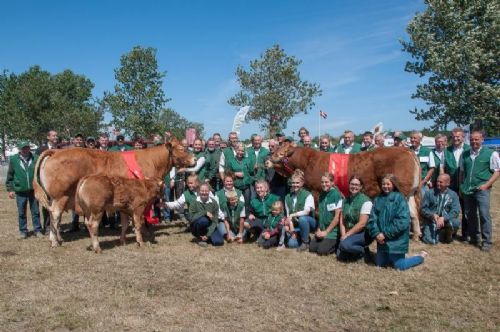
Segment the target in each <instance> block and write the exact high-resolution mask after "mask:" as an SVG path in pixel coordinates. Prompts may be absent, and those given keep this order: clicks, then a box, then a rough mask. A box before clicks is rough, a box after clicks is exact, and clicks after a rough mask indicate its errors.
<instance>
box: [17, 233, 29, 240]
mask: <svg viewBox="0 0 500 332" xmlns="http://www.w3.org/2000/svg"><path fill="white" fill-rule="evenodd" d="M27 238H28V234H26V233H21V234H19V236H18V237H17V239H18V240H26V239H27Z"/></svg>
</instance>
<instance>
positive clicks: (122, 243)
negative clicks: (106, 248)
mask: <svg viewBox="0 0 500 332" xmlns="http://www.w3.org/2000/svg"><path fill="white" fill-rule="evenodd" d="M126 244H127V241H125V240H120V243H119V245H120V246H124V245H126Z"/></svg>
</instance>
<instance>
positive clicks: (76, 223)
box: [71, 211, 80, 228]
mask: <svg viewBox="0 0 500 332" xmlns="http://www.w3.org/2000/svg"><path fill="white" fill-rule="evenodd" d="M79 222H80V216H79V215H78V214H77V213H76V212H75V211H72V212H71V225H72V226H73V228H77V227H79Z"/></svg>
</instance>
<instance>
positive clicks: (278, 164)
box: [266, 142, 297, 176]
mask: <svg viewBox="0 0 500 332" xmlns="http://www.w3.org/2000/svg"><path fill="white" fill-rule="evenodd" d="M296 147H297V146H296V145H295V144H294V143H290V142H284V143H283V144H282V145H281V146H280V147H279V148H278V149H277V150H276V151H274V153H273V154H272V156H271V158H270V159H268V160H267V161H266V167H267V168H271V167H274V169H275V170H276V172H278V173H279V174H281V175H282V176H289V175H290V174H291V173H293V170H291V169H289V168H290V167H289V166H288V162H287V161H288V158H289V157H290V156H291V155H292V154H293V153H294V152H295V148H296Z"/></svg>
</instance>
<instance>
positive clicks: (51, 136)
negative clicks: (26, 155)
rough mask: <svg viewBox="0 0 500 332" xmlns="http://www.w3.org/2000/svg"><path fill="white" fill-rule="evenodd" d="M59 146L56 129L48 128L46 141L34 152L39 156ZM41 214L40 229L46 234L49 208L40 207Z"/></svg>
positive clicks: (48, 223) (48, 224) (48, 225)
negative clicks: (41, 222)
mask: <svg viewBox="0 0 500 332" xmlns="http://www.w3.org/2000/svg"><path fill="white" fill-rule="evenodd" d="M60 148H61V147H60V146H59V136H58V135H57V131H55V130H49V132H48V133H47V143H45V144H42V146H40V147H39V148H38V150H37V151H36V154H37V156H40V155H41V154H42V152H43V151H45V150H52V149H60ZM37 209H38V207H37ZM42 216H43V224H42V230H43V232H44V233H45V234H48V232H49V227H50V213H49V210H47V209H46V208H44V207H42Z"/></svg>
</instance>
